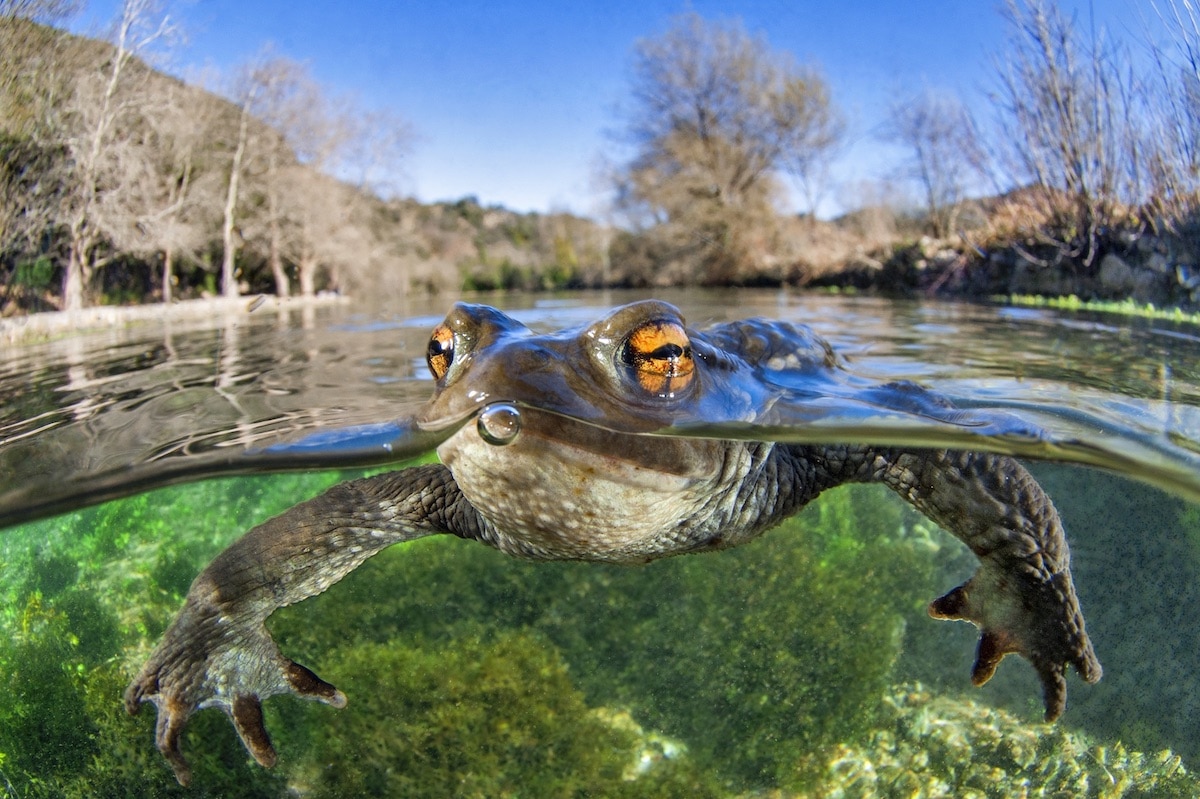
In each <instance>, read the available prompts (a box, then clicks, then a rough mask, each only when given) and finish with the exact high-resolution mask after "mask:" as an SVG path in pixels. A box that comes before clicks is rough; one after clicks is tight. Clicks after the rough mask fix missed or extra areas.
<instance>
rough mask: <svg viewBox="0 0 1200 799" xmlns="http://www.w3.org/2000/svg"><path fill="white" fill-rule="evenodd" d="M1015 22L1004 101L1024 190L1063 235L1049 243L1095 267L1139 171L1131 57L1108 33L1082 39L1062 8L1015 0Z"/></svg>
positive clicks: (1003, 75) (1043, 0)
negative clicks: (1031, 191)
mask: <svg viewBox="0 0 1200 799" xmlns="http://www.w3.org/2000/svg"><path fill="white" fill-rule="evenodd" d="M1005 18H1006V20H1007V21H1008V23H1009V28H1010V37H1009V41H1008V46H1007V47H1006V48H1005V50H1004V55H1003V57H1002V59H1001V60H1000V63H999V64H998V72H999V78H1000V89H999V93H998V100H999V102H1000V107H1001V114H1002V116H1001V120H1000V122H1001V128H1002V140H1004V141H1008V142H1011V143H1012V145H1013V146H1012V148H1011V150H1010V154H1011V155H1012V157H1013V163H1012V169H1013V172H1014V175H1015V177H1016V178H1017V179H1016V180H1015V181H1014V182H1017V183H1025V182H1031V183H1032V185H1033V186H1034V187H1035V188H1036V189H1037V190H1038V192H1039V196H1040V197H1041V199H1042V201H1043V202H1044V204H1045V206H1046V207H1045V209H1044V211H1045V213H1046V214H1047V215H1048V216H1049V218H1050V219H1051V220H1052V227H1053V228H1055V230H1053V231H1051V232H1050V234H1051V235H1050V237H1049V238H1048V239H1047V241H1048V242H1049V243H1053V244H1055V245H1056V246H1058V247H1059V248H1060V251H1061V254H1062V255H1066V256H1068V257H1071V258H1078V259H1079V260H1080V262H1081V263H1083V264H1084V265H1085V266H1087V265H1090V264H1091V263H1092V261H1093V259H1094V258H1095V256H1096V253H1097V249H1098V246H1099V243H1100V240H1099V234H1100V231H1101V230H1102V229H1103V228H1104V227H1105V226H1106V225H1107V224H1109V223H1110V222H1111V221H1113V220H1114V219H1117V218H1119V217H1120V216H1121V211H1122V197H1123V196H1124V197H1128V196H1129V194H1130V193H1131V192H1130V191H1129V181H1130V176H1131V173H1132V171H1133V170H1134V169H1135V168H1136V167H1135V164H1133V163H1132V162H1131V161H1130V159H1129V153H1128V151H1127V150H1126V149H1125V148H1124V145H1125V144H1126V143H1127V142H1128V141H1130V138H1131V134H1130V132H1129V131H1128V130H1127V129H1126V128H1125V127H1124V126H1125V124H1126V122H1127V121H1128V120H1129V119H1130V114H1128V113H1127V110H1126V106H1125V104H1126V103H1127V102H1128V101H1129V99H1130V98H1131V97H1132V96H1133V95H1134V93H1135V92H1134V87H1133V86H1131V85H1130V83H1129V75H1130V70H1128V69H1127V68H1126V65H1127V59H1126V57H1125V56H1124V53H1123V52H1122V51H1120V50H1119V49H1118V48H1117V47H1116V46H1115V45H1114V44H1113V43H1112V42H1109V41H1107V40H1106V39H1105V38H1104V35H1103V33H1096V32H1094V31H1093V33H1092V35H1091V37H1090V41H1087V42H1084V41H1081V37H1080V35H1079V33H1078V32H1077V30H1076V26H1075V24H1074V22H1073V21H1072V20H1069V19H1067V18H1066V17H1065V16H1063V13H1062V11H1061V10H1060V9H1059V8H1058V7H1057V6H1056V5H1055V4H1054V3H1053V2H1052V0H1006V5H1005Z"/></svg>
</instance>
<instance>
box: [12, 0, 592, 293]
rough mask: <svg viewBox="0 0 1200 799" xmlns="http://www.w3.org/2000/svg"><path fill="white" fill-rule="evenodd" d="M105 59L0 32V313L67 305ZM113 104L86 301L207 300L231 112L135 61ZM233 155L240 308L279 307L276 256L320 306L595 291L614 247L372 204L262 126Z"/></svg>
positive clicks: (383, 202) (534, 217)
mask: <svg viewBox="0 0 1200 799" xmlns="http://www.w3.org/2000/svg"><path fill="white" fill-rule="evenodd" d="M115 54H116V50H115V49H114V47H113V46H112V45H110V44H108V43H106V42H101V41H97V40H93V39H88V38H83V37H78V36H74V35H71V34H68V33H65V32H62V31H59V30H55V29H53V28H48V27H45V26H42V25H37V24H35V23H32V22H29V21H27V20H21V19H13V18H0V188H3V208H0V312H2V313H4V314H12V313H17V312H21V311H25V310H38V309H45V308H54V307H58V306H59V305H60V304H61V300H60V298H59V296H58V295H59V293H60V290H61V285H62V280H63V270H64V268H65V264H66V262H67V260H68V258H69V255H70V253H69V250H70V226H71V225H72V224H73V214H74V213H75V212H76V210H75V209H77V208H78V207H79V206H80V204H81V202H82V201H81V200H80V199H79V196H83V195H81V194H80V190H79V188H78V187H79V185H80V183H79V181H81V180H83V181H86V180H87V179H89V178H88V176H81V175H80V172H81V171H82V167H81V163H82V162H84V161H85V160H86V158H85V157H84V156H86V153H82V151H81V149H80V141H81V139H82V138H84V137H85V136H86V135H90V134H91V133H93V132H94V130H95V125H94V124H92V118H93V117H95V115H96V114H97V113H98V111H97V110H96V109H97V108H99V107H100V106H99V104H100V102H101V95H102V91H101V89H103V88H104V87H105V81H106V80H107V79H108V78H109V77H110V74H111V69H112V64H113V59H114V58H115V57H116V55H115ZM98 87H99V88H98ZM114 102H116V103H121V104H123V106H122V107H123V108H125V109H127V110H124V111H122V112H121V113H120V114H119V115H117V116H116V117H115V120H114V124H113V126H112V127H111V128H110V129H109V131H108V133H107V134H106V136H105V140H104V148H103V149H104V150H105V152H106V153H111V154H112V156H111V158H109V159H108V160H107V161H106V160H104V157H102V158H101V159H100V160H101V161H102V163H100V164H99V165H98V166H96V167H95V168H94V169H93V172H95V173H96V174H95V175H94V178H95V182H94V184H90V185H94V187H95V190H94V192H93V193H92V194H93V196H92V197H91V199H90V202H91V204H92V205H91V210H90V213H91V215H92V216H91V218H90V220H89V224H92V225H94V227H95V229H96V230H97V231H98V238H97V241H96V249H95V251H94V252H95V254H96V262H97V264H98V266H97V268H96V270H95V276H94V278H93V280H92V282H91V284H90V286H89V289H90V291H91V293H92V300H93V301H94V302H143V301H151V300H154V299H157V298H161V297H162V296H163V281H164V280H170V281H171V289H172V291H171V295H172V296H173V297H176V298H180V297H189V296H198V295H201V294H211V293H216V292H217V291H219V290H220V286H219V285H218V283H219V274H218V272H219V264H220V263H221V259H222V249H223V240H222V220H223V210H224V204H225V202H226V201H227V199H228V186H229V179H230V174H231V164H232V159H233V157H234V152H235V150H236V146H237V136H238V131H239V123H240V121H241V114H242V109H241V107H240V106H239V105H238V104H236V103H234V102H231V101H230V100H228V99H226V98H223V97H221V96H218V95H216V94H213V93H212V92H209V91H207V90H205V89H202V88H200V87H196V86H190V85H187V84H185V83H183V82H181V81H179V80H178V79H176V78H174V77H171V76H169V75H166V74H164V73H162V72H160V71H157V70H155V69H152V68H150V67H148V66H147V65H146V64H144V63H142V62H141V61H139V60H137V59H132V60H131V61H130V62H129V63H128V65H127V67H126V69H125V71H124V72H123V73H122V75H121V83H120V88H119V96H117V97H115V98H114ZM172 115H174V118H173V116H172ZM244 141H245V144H246V147H245V159H244V162H243V163H244V166H243V169H242V171H241V173H240V181H241V182H240V186H239V189H240V191H239V194H238V197H237V206H236V209H235V221H234V224H235V230H234V231H233V232H234V236H235V238H234V241H235V242H236V246H237V247H238V252H237V267H238V279H239V282H240V284H241V288H242V289H243V290H244V291H251V292H268V293H270V292H274V291H275V290H276V288H277V284H278V281H277V278H276V276H275V274H274V273H273V271H272V269H271V265H272V260H273V256H274V258H275V259H277V260H278V261H279V262H280V264H281V266H282V269H283V272H284V274H286V275H288V281H287V282H288V284H289V286H288V288H289V290H290V291H292V292H296V291H297V290H301V289H303V288H305V286H303V285H301V284H302V282H303V281H298V276H299V272H300V271H301V270H302V268H303V267H305V266H307V267H311V268H312V270H313V274H314V278H313V280H312V281H311V285H310V286H309V288H311V289H312V290H318V291H319V290H323V289H336V290H343V291H349V292H365V291H369V292H399V291H409V290H421V291H439V290H448V289H459V288H480V289H486V288H528V289H541V288H551V287H564V286H589V285H600V284H601V283H602V282H605V277H606V274H607V271H608V266H607V258H608V244H609V238H610V233H609V231H608V230H607V229H606V228H604V227H603V226H601V225H598V224H596V223H594V222H592V221H591V220H588V219H585V218H581V217H577V216H574V215H571V214H566V213H554V214H536V213H525V214H521V213H516V212H513V211H510V210H507V209H505V208H502V207H497V206H492V207H484V206H481V205H480V203H479V202H478V201H477V200H476V199H475V198H473V197H464V198H462V199H461V200H459V201H457V202H449V203H433V204H422V203H419V202H417V201H415V200H412V199H390V198H382V197H379V196H377V195H375V194H374V193H373V192H371V191H369V190H367V189H364V188H360V187H358V186H354V185H352V184H350V183H347V182H345V181H342V180H337V179H335V178H333V177H330V176H329V175H327V174H323V173H321V172H320V171H319V170H316V169H315V168H314V167H313V166H311V165H310V164H307V163H304V162H303V161H302V158H301V155H300V154H299V153H297V151H296V149H295V148H294V147H292V146H291V144H290V142H289V135H288V133H287V132H285V131H283V130H279V129H276V128H273V127H272V125H270V124H269V123H268V122H267V121H265V120H263V119H261V118H257V117H253V118H251V119H249V120H248V130H247V134H246V136H245V137H244ZM110 161H111V162H113V163H110ZM116 162H121V163H116ZM83 185H89V184H86V183H84V184H83ZM183 192H186V194H184V196H183V200H182V201H180V202H176V199H177V198H178V196H179V195H180V194H181V193H183ZM168 217H169V222H170V224H167V223H166V221H164V220H167V219H168ZM164 264H168V265H169V267H170V271H169V277H168V273H167V272H164Z"/></svg>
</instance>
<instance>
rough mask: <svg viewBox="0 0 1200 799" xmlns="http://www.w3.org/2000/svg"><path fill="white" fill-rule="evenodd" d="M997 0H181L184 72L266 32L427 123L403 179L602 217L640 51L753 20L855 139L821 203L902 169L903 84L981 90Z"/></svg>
mask: <svg viewBox="0 0 1200 799" xmlns="http://www.w3.org/2000/svg"><path fill="white" fill-rule="evenodd" d="M118 4H119V3H118V0H92V2H90V3H89V4H88V6H87V8H86V10H85V13H84V14H83V15H82V16H81V17H80V19H78V20H77V21H76V23H75V24H73V25H72V27H73V28H74V29H75V30H77V31H80V32H84V33H89V32H90V33H99V32H101V31H102V29H103V27H104V25H105V23H106V22H107V21H109V20H111V19H112V18H113V17H114V16H115V13H116V8H117V7H118ZM997 6H998V3H997V2H992V0H920V2H913V3H905V2H897V0H841V2H829V0H823V1H822V2H813V1H811V0H792V1H791V2H783V1H776V2H754V3H751V2H729V1H727V2H708V1H707V0H691V2H683V1H682V0H607V2H604V3H595V2H559V3H555V2H515V1H514V0H487V1H486V2H484V1H481V0H458V2H448V3H436V2H432V1H428V2H417V1H416V0H397V1H396V2H383V1H382V0H380V1H378V2H354V0H341V2H324V3H321V2H313V1H312V0H185V2H181V3H180V2H177V3H174V4H173V5H170V6H168V8H169V10H170V13H171V15H172V17H173V18H174V19H176V20H177V21H178V22H179V23H180V24H181V27H182V29H183V31H184V33H185V34H186V37H187V41H186V44H185V45H184V46H183V47H182V48H181V49H179V51H178V52H176V53H175V54H174V56H173V59H172V64H171V67H172V71H174V72H177V73H179V74H183V75H187V74H195V73H196V72H198V71H199V70H201V69H204V68H208V69H210V70H211V69H217V70H228V69H230V68H231V67H233V66H234V65H236V64H238V63H240V62H244V61H246V60H248V59H250V58H252V57H253V56H254V55H256V54H257V53H258V52H259V51H260V50H261V48H262V47H263V46H264V45H265V44H266V43H268V42H270V43H272V44H273V46H274V47H275V50H276V52H278V53H279V54H281V55H284V56H287V57H289V58H293V59H296V60H299V61H302V62H305V63H307V64H308V65H309V67H310V69H311V71H312V74H313V75H314V77H316V78H317V80H319V81H320V82H321V83H322V84H324V85H325V86H327V87H328V88H329V89H330V90H332V91H334V92H338V93H350V94H353V95H355V96H356V97H357V98H358V99H359V100H360V102H361V103H362V104H363V105H364V106H367V107H375V108H386V109H388V110H390V111H392V112H394V113H396V114H399V115H400V116H402V117H404V118H405V119H407V120H409V121H410V122H411V123H412V125H413V127H414V128H415V129H416V131H417V133H418V134H419V136H420V138H419V140H418V141H417V144H416V146H415V147H414V149H413V151H412V152H411V154H410V155H409V156H408V157H407V158H406V159H405V162H404V163H403V164H402V169H403V173H404V178H403V180H402V182H401V187H402V190H403V192H404V193H405V194H411V195H413V196H416V197H418V198H419V199H422V200H425V201H432V200H442V199H456V198H459V197H461V196H464V195H467V194H474V195H476V196H478V197H479V198H480V199H481V200H482V201H483V202H484V203H501V204H503V205H506V206H508V207H510V208H513V209H516V210H521V211H548V210H562V209H569V210H574V211H576V212H579V213H585V214H590V215H595V216H600V215H602V214H603V211H604V200H605V194H604V191H603V186H602V184H601V183H600V181H598V180H597V166H598V163H599V161H600V158H601V156H602V155H603V154H605V153H611V152H612V147H611V142H610V139H608V138H607V137H606V131H611V130H612V129H614V127H615V126H616V120H617V116H616V111H615V109H617V107H618V106H619V105H620V104H621V103H622V102H624V100H625V98H626V96H627V95H628V86H629V64H630V53H631V48H632V46H633V44H634V43H635V41H636V40H637V39H638V38H641V37H646V36H653V35H655V34H658V33H661V32H662V31H664V30H665V29H666V27H667V26H668V25H669V23H670V20H671V18H672V16H674V15H676V14H679V13H681V12H686V11H688V10H694V11H696V12H698V13H699V14H701V15H702V16H704V17H707V18H712V19H729V18H734V17H737V18H741V19H742V21H743V22H744V24H745V26H746V28H747V29H748V30H750V31H751V32H755V33H762V34H764V35H765V36H766V37H767V40H768V41H769V43H770V45H771V46H772V48H773V49H776V50H786V51H789V52H791V53H792V54H793V55H794V56H795V58H796V59H797V60H798V61H800V62H803V63H809V64H813V65H817V66H819V67H821V69H822V70H823V71H824V73H825V75H826V77H827V79H828V81H829V83H830V86H831V88H832V95H833V99H834V101H835V102H836V103H837V104H838V106H839V107H840V108H841V109H842V111H843V113H844V114H845V116H846V118H847V121H848V134H849V135H848V146H847V148H846V149H845V151H844V152H843V153H842V155H841V156H840V158H839V160H838V162H837V164H836V165H835V169H834V178H835V182H836V184H838V185H839V186H840V187H841V188H840V189H838V188H835V189H834V190H833V191H832V192H831V193H830V196H829V197H828V199H827V201H826V203H825V205H824V207H823V208H822V211H823V213H824V214H829V213H833V212H835V211H837V210H839V206H840V204H842V203H840V202H839V200H841V201H843V202H848V203H850V204H853V202H854V200H855V189H854V186H855V185H857V184H858V183H860V182H862V181H873V180H877V179H879V178H884V177H888V176H889V175H890V174H892V173H894V171H895V169H896V166H897V160H898V158H899V157H900V155H899V154H898V153H897V152H896V151H895V150H894V149H892V148H891V147H890V146H888V145H885V144H882V143H881V142H880V141H879V140H878V139H877V137H876V136H875V133H876V132H877V131H878V128H879V125H880V123H881V121H882V120H883V119H884V118H885V116H886V112H887V107H888V104H889V103H890V102H892V101H893V100H894V99H895V98H897V97H904V96H906V95H909V94H916V93H917V92H919V91H920V90H921V89H922V88H923V87H930V88H935V89H948V90H954V91H958V92H959V93H960V94H962V95H963V96H964V97H965V98H967V99H970V100H973V101H974V102H975V103H976V104H979V105H982V104H984V103H985V100H984V99H983V98H984V91H985V90H986V89H987V88H989V86H990V85H991V82H990V81H991V75H990V63H991V61H990V58H991V54H993V53H995V52H997V51H998V50H999V49H1000V48H1001V46H1002V45H1003V42H1004V38H1005V30H1004V26H1003V24H1002V21H1001V18H1000V15H999V14H998V13H997ZM1064 7H1065V8H1068V9H1077V13H1078V14H1079V15H1080V19H1081V21H1084V22H1085V23H1086V20H1088V19H1089V15H1091V14H1094V16H1095V19H1096V20H1097V22H1098V24H1100V25H1106V26H1108V27H1109V28H1113V29H1129V30H1134V31H1140V30H1142V28H1143V25H1144V23H1143V17H1148V16H1151V15H1152V12H1151V11H1150V8H1149V3H1148V1H1147V0H1142V1H1141V2H1134V0H1091V2H1088V0H1064Z"/></svg>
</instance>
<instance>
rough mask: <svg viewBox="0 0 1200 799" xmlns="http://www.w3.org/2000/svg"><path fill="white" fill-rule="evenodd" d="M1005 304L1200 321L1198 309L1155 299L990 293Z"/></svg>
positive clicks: (1185, 321)
mask: <svg viewBox="0 0 1200 799" xmlns="http://www.w3.org/2000/svg"><path fill="white" fill-rule="evenodd" d="M993 300H994V301H995V302H999V303H1001V304H1004V305H1019V306H1023V307H1026V308H1052V309H1054V310H1056V311H1096V312H1100V313H1110V314H1116V315H1119V316H1133V317H1138V318H1141V319H1162V320H1166V321H1170V322H1182V323H1186V324H1190V325H1200V311H1185V310H1184V309H1182V308H1178V307H1176V308H1160V307H1158V306H1156V305H1154V303H1149V302H1138V301H1137V300H1133V299H1124V300H1084V299H1080V298H1079V297H1076V296H1075V295H1074V294H1071V295H1068V296H1065V297H1043V296H1041V295H1040V294H1009V295H1007V296H998V297H993Z"/></svg>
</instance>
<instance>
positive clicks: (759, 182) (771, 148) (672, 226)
mask: <svg viewBox="0 0 1200 799" xmlns="http://www.w3.org/2000/svg"><path fill="white" fill-rule="evenodd" d="M631 94H632V98H631V108H630V109H629V111H628V113H627V115H626V119H625V120H624V128H625V130H624V140H625V141H626V142H628V144H630V145H631V146H632V147H633V149H634V155H633V158H632V159H631V160H630V161H629V162H628V163H627V164H626V165H625V166H624V167H622V168H621V169H619V170H618V171H617V174H616V176H615V182H616V187H617V190H618V195H619V196H618V204H619V206H620V207H621V209H622V210H623V211H624V212H625V213H626V214H627V215H628V216H629V218H630V219H631V220H632V221H633V222H634V223H635V224H637V225H638V226H639V227H641V228H642V229H643V230H644V232H645V235H646V236H647V237H648V239H649V241H648V242H647V245H646V246H647V248H648V249H649V250H650V252H651V258H652V260H653V261H655V262H657V263H658V264H659V267H660V269H661V270H665V272H666V274H665V275H660V277H665V278H666V279H667V280H670V281H671V282H700V283H728V282H737V281H739V280H744V279H745V277H746V276H747V275H753V274H754V273H756V272H759V271H762V269H763V268H764V265H765V260H766V259H767V257H768V255H769V253H770V252H771V251H772V250H773V249H774V246H775V241H774V239H775V237H776V235H777V230H776V226H775V222H776V210H775V205H774V203H775V200H776V195H777V193H778V190H779V185H778V180H777V175H779V174H780V173H782V172H783V171H784V170H786V169H787V168H789V166H793V167H795V166H797V165H801V164H804V165H811V164H812V163H814V161H818V160H819V159H820V158H821V157H822V156H827V155H828V153H829V151H830V149H831V148H832V146H833V145H834V144H835V143H836V142H837V139H838V136H839V135H840V129H841V128H840V122H839V120H838V117H837V113H836V111H835V110H834V108H833V105H832V102H831V100H830V97H829V91H828V88H827V86H826V84H825V81H824V79H823V78H822V77H821V75H820V74H819V72H817V70H815V69H813V68H808V67H800V66H797V65H796V64H795V63H793V61H792V60H791V58H790V57H789V56H788V55H786V54H783V53H779V52H776V51H773V50H771V49H770V47H769V46H768V44H767V42H766V40H765V39H763V38H762V37H760V36H751V35H749V34H747V33H746V32H745V30H743V28H742V27H741V25H740V24H738V23H736V22H728V23H726V22H712V21H709V20H706V19H704V18H702V17H700V16H699V15H698V14H695V13H690V14H686V15H683V16H681V17H679V18H677V19H676V20H675V21H674V22H673V24H672V25H671V27H670V29H669V30H668V31H667V32H666V33H664V34H663V35H661V36H659V37H656V38H652V39H645V40H642V41H640V42H639V43H638V44H637V46H636V47H635V49H634V58H633V86H632V91H631Z"/></svg>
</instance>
